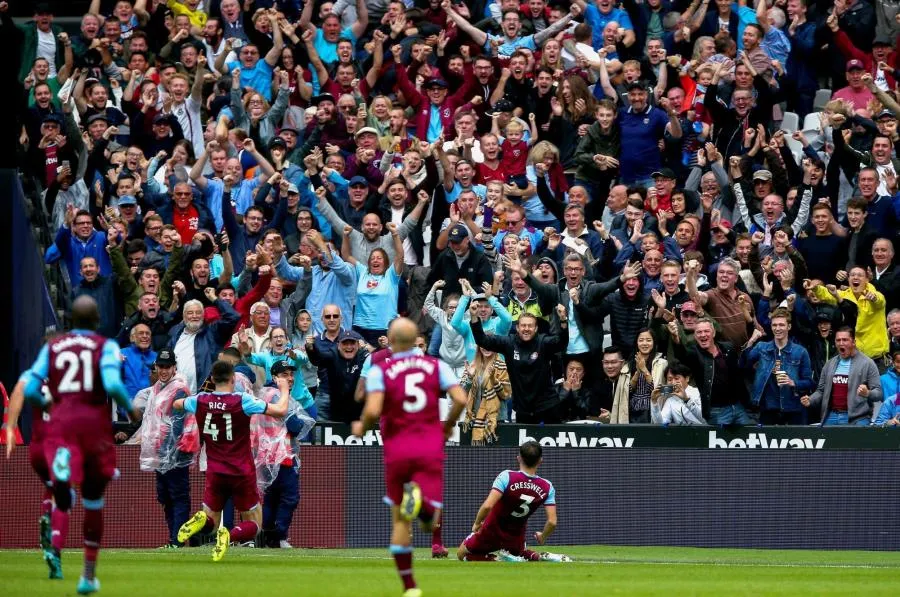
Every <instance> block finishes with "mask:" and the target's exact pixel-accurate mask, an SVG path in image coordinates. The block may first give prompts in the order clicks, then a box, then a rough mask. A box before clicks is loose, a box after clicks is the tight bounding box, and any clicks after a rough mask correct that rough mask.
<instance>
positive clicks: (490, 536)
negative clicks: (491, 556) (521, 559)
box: [463, 526, 525, 555]
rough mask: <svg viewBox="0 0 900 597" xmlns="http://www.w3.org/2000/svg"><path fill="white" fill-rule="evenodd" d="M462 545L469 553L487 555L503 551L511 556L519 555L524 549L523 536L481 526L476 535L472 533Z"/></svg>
mask: <svg viewBox="0 0 900 597" xmlns="http://www.w3.org/2000/svg"><path fill="white" fill-rule="evenodd" d="M463 545H464V546H465V547H466V549H467V550H469V553H474V554H479V555H481V554H488V553H491V552H494V551H497V550H500V549H505V550H506V551H508V552H509V553H511V554H513V555H519V554H520V553H522V551H524V549H525V534H524V533H523V534H521V535H519V536H514V535H508V534H506V533H503V532H500V531H499V530H498V529H497V528H496V527H488V526H482V527H481V528H480V529H479V530H478V532H477V533H472V534H471V535H469V536H468V537H466V540H465V541H463Z"/></svg>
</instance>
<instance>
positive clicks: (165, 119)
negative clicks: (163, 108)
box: [153, 113, 172, 125]
mask: <svg viewBox="0 0 900 597" xmlns="http://www.w3.org/2000/svg"><path fill="white" fill-rule="evenodd" d="M153 124H168V125H171V124H172V117H171V116H169V115H168V114H162V113H160V114H157V115H156V116H154V117H153Z"/></svg>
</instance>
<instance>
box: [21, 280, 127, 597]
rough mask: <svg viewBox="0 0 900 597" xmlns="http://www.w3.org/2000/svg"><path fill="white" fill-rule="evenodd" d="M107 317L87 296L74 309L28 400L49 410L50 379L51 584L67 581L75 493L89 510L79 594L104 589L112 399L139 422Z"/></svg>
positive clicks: (45, 354)
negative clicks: (100, 568)
mask: <svg viewBox="0 0 900 597" xmlns="http://www.w3.org/2000/svg"><path fill="white" fill-rule="evenodd" d="M99 324H100V310H99V309H98V307H97V303H96V302H95V301H94V299H92V298H90V297H88V296H80V297H78V298H77V299H75V303H74V304H73V305H72V327H73V329H72V331H71V332H69V333H67V334H61V335H59V336H57V337H55V338H53V339H51V340H50V341H49V342H48V343H47V344H46V345H45V346H44V347H43V348H42V349H41V352H40V354H38V357H37V360H36V361H35V362H34V365H32V367H31V378H30V379H29V380H28V382H27V383H26V385H25V398H26V399H27V400H29V401H31V402H32V403H37V404H40V405H42V406H47V403H48V397H47V396H45V395H44V393H43V392H42V391H41V385H42V384H43V383H44V380H45V379H46V380H47V386H48V388H49V389H50V395H51V396H52V400H53V411H52V412H53V417H52V419H51V420H50V422H49V424H48V425H47V427H46V431H47V433H46V437H45V439H44V454H45V457H46V459H47V462H49V463H51V465H50V473H51V479H52V481H53V497H54V500H55V507H54V509H53V513H52V514H51V516H50V520H51V527H52V529H53V530H52V537H51V543H52V545H51V547H50V549H49V550H48V551H47V552H45V554H44V558H45V560H46V561H47V565H48V566H49V567H50V578H62V562H61V560H60V551H61V550H62V548H63V546H64V545H65V543H66V538H67V536H68V533H69V510H70V509H71V508H72V502H73V492H72V487H73V486H80V487H81V498H82V503H83V504H84V524H83V532H84V572H83V574H82V576H81V578H79V579H78V587H77V590H78V593H79V594H82V595H86V594H88V593H95V592H97V591H99V590H100V581H99V580H97V578H96V576H95V575H94V571H95V569H96V566H97V556H98V553H99V551H100V541H101V539H102V538H103V492H104V490H105V489H106V485H107V483H109V481H110V480H111V479H112V478H113V475H114V474H115V473H116V451H115V444H114V442H113V428H112V420H111V417H110V409H109V402H108V398H107V394H108V395H109V396H112V397H113V398H114V399H115V401H116V403H117V404H118V405H119V406H120V407H123V408H125V409H127V410H129V411H130V412H131V414H132V417H133V418H134V420H135V421H139V420H140V417H141V413H140V411H139V410H136V409H133V408H132V405H131V400H130V399H129V398H128V391H127V390H126V389H125V385H124V384H123V383H122V377H121V367H122V362H121V359H120V358H119V345H118V344H116V342H115V341H113V340H107V339H106V338H104V337H103V336H100V335H99V334H97V333H96V332H95V331H94V330H96V329H97V327H98V326H99Z"/></svg>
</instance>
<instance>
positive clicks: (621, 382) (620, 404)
mask: <svg viewBox="0 0 900 597" xmlns="http://www.w3.org/2000/svg"><path fill="white" fill-rule="evenodd" d="M667 365H668V363H667V362H666V359H665V358H663V356H662V355H661V354H657V355H656V356H655V357H654V358H653V363H652V364H651V365H650V377H652V378H653V387H654V388H657V387H659V386H660V385H662V383H663V372H664V371H665V370H666V366H667ZM630 392H631V371H630V368H629V367H628V365H627V364H626V365H624V366H623V367H622V371H621V373H619V377H618V379H617V380H616V386H615V388H614V389H613V405H612V411H611V412H610V413H609V422H610V423H611V424H619V425H626V424H628V421H629V419H628V403H629V398H630Z"/></svg>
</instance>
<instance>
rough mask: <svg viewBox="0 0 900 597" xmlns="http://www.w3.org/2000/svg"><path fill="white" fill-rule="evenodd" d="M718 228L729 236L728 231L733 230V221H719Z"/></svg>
mask: <svg viewBox="0 0 900 597" xmlns="http://www.w3.org/2000/svg"><path fill="white" fill-rule="evenodd" d="M718 227H719V229H721V230H722V232H725V233H726V234H727V233H728V231H729V230H731V228H732V226H731V221H730V220H719V226H718Z"/></svg>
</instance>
